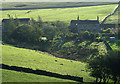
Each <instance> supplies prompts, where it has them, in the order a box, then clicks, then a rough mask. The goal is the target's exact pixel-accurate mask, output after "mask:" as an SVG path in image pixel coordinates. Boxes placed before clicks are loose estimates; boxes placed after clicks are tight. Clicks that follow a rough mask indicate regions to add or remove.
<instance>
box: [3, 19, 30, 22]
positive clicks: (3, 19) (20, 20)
mask: <svg viewBox="0 0 120 84" xmlns="http://www.w3.org/2000/svg"><path fill="white" fill-rule="evenodd" d="M8 20H10V19H3V20H2V22H5V21H8ZM14 20H17V19H14ZM18 20H19V21H25V20H26V21H27V20H30V18H18Z"/></svg>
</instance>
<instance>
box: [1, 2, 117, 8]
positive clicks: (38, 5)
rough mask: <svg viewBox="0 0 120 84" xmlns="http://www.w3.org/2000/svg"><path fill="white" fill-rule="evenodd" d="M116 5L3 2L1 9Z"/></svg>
mask: <svg viewBox="0 0 120 84" xmlns="http://www.w3.org/2000/svg"><path fill="white" fill-rule="evenodd" d="M108 4H116V3H115V2H37V3H36V2H21V3H19V2H12V3H11V2H7V3H5V2H3V3H2V8H3V9H21V8H23V9H25V8H43V7H65V6H94V5H108Z"/></svg>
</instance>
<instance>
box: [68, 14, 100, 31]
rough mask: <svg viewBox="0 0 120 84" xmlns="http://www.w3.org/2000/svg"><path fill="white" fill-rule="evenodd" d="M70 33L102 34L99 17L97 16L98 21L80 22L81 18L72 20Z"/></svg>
mask: <svg viewBox="0 0 120 84" xmlns="http://www.w3.org/2000/svg"><path fill="white" fill-rule="evenodd" d="M69 29H70V31H72V32H78V33H80V32H82V31H89V32H93V33H98V32H101V29H100V23H99V17H98V16H97V20H79V16H78V18H77V20H72V21H71V24H70V26H69Z"/></svg>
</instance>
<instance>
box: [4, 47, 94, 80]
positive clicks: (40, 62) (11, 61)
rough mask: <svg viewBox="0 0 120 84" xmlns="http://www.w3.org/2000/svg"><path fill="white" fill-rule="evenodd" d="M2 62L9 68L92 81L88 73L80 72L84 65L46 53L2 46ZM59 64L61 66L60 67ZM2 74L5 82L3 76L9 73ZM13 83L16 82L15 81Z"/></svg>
mask: <svg viewBox="0 0 120 84" xmlns="http://www.w3.org/2000/svg"><path fill="white" fill-rule="evenodd" d="M55 60H57V62H55ZM2 62H3V64H7V65H11V66H18V67H25V68H32V69H34V70H36V69H39V70H45V71H48V72H53V73H59V74H63V75H67V74H68V75H71V76H78V77H83V79H84V82H90V81H93V80H94V78H93V77H90V76H89V75H88V74H89V73H88V72H86V71H82V70H85V65H86V64H85V63H82V62H78V61H73V60H72V62H71V60H67V59H61V58H56V57H54V56H52V55H50V54H48V53H44V52H39V51H35V50H29V49H23V48H16V47H12V46H8V45H2ZM61 63H62V64H63V65H60V64H61ZM3 73H5V74H3V80H4V81H7V79H6V77H5V75H8V74H7V73H9V72H6V71H3ZM13 73H15V72H13ZM10 74H12V73H10ZM16 74H18V73H16ZM21 74H22V73H21ZM13 76H14V75H13ZM46 79H47V78H46ZM14 81H18V80H17V79H16V80H14ZM33 81H34V80H33ZM35 81H37V80H35ZM53 81H54V80H53Z"/></svg>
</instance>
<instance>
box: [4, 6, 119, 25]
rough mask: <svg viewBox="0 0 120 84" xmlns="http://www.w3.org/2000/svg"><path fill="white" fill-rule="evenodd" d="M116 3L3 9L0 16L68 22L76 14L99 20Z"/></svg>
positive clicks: (82, 18)
mask: <svg viewBox="0 0 120 84" xmlns="http://www.w3.org/2000/svg"><path fill="white" fill-rule="evenodd" d="M116 6H117V4H114V5H101V6H88V7H76V8H56V9H36V10H31V12H29V13H27V12H28V11H30V10H4V11H3V12H2V14H3V15H2V18H8V16H7V15H8V14H10V15H11V16H13V17H15V15H16V16H17V17H18V18H31V17H33V18H34V19H36V20H37V17H38V16H40V17H41V18H42V20H43V21H57V20H60V21H65V22H67V23H70V21H71V20H76V18H77V16H78V15H79V16H80V19H81V20H96V19H97V16H99V17H100V21H102V20H103V18H104V17H105V16H107V15H108V14H110V13H111V12H112V11H113V10H114V8H115V7H116Z"/></svg>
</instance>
